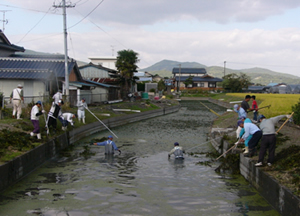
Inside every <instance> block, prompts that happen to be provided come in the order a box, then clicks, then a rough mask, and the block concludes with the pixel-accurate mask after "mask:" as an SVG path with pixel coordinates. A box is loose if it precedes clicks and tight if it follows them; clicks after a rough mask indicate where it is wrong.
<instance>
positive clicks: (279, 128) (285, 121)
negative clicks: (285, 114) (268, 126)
mask: <svg viewBox="0 0 300 216" xmlns="http://www.w3.org/2000/svg"><path fill="white" fill-rule="evenodd" d="M293 114H294V112H292V114H291V115H290V117H289V118H287V119H286V120H285V122H284V123H283V124H282V125H281V127H280V128H279V129H278V130H277V131H276V133H278V132H279V131H280V130H281V128H282V127H283V126H284V125H285V124H286V123H287V122H288V120H289V119H290V118H292V116H293Z"/></svg>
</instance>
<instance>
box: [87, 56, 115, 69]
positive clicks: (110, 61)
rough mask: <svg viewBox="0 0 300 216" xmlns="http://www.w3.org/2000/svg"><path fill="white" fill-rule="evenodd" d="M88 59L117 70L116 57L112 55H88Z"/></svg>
mask: <svg viewBox="0 0 300 216" xmlns="http://www.w3.org/2000/svg"><path fill="white" fill-rule="evenodd" d="M89 59H90V60H91V61H92V63H93V64H95V65H101V66H102V67H106V68H110V69H113V70H117V67H116V62H117V57H114V56H110V57H89Z"/></svg>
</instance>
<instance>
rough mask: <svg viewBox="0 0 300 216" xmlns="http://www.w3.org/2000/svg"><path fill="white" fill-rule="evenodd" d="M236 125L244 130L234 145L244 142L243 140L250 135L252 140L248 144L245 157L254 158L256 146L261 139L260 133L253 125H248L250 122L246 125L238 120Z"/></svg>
mask: <svg viewBox="0 0 300 216" xmlns="http://www.w3.org/2000/svg"><path fill="white" fill-rule="evenodd" d="M238 125H239V126H240V127H241V128H244V129H245V133H244V135H243V136H242V138H241V139H240V140H239V141H238V142H236V144H238V143H242V142H245V140H247V138H248V137H249V135H252V138H251V139H250V140H249V142H248V149H249V154H248V155H245V156H246V157H247V156H248V157H252V156H254V153H255V152H256V146H257V144H258V142H259V140H260V139H261V137H262V132H261V130H260V129H259V128H258V127H257V126H256V125H255V124H253V123H250V122H249V123H248V122H247V123H246V122H244V121H241V120H239V121H238Z"/></svg>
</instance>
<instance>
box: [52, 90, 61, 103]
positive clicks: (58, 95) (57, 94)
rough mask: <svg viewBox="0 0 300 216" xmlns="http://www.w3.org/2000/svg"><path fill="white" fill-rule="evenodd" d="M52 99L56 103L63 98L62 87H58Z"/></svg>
mask: <svg viewBox="0 0 300 216" xmlns="http://www.w3.org/2000/svg"><path fill="white" fill-rule="evenodd" d="M52 99H53V100H54V103H56V104H57V103H58V101H59V100H62V93H61V90H60V89H58V91H57V92H56V93H55V94H54V95H53V97H52Z"/></svg>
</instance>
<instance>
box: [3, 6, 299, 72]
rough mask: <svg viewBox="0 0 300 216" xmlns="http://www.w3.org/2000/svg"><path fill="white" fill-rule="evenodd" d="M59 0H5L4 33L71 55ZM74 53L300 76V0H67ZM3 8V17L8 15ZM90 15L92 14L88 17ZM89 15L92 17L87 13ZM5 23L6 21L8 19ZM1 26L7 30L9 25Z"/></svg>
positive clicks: (17, 41)
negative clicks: (123, 54)
mask: <svg viewBox="0 0 300 216" xmlns="http://www.w3.org/2000/svg"><path fill="white" fill-rule="evenodd" d="M53 2H54V3H55V4H56V5H59V4H60V3H61V1H59V0H2V1H1V2H0V10H1V11H6V13H5V20H6V19H7V20H8V23H7V24H6V25H5V34H6V36H7V37H8V39H9V40H10V42H11V43H13V44H15V45H19V46H23V47H24V48H25V49H30V50H35V51H41V52H49V53H64V49H63V48H64V46H63V33H62V32H63V17H62V10H61V9H60V8H58V9H55V8H54V7H52V6H53ZM67 3H68V4H70V3H72V4H76V6H75V7H71V8H68V9H67V15H68V16H67V26H68V52H69V56H70V57H72V58H75V59H77V60H82V61H86V62H89V60H88V57H91V56H112V55H114V56H116V55H117V51H118V50H124V49H132V50H134V51H135V52H137V53H139V58H140V63H139V64H138V65H139V67H140V68H145V67H148V66H151V65H152V64H155V63H157V62H158V61H161V60H164V59H168V60H174V61H180V62H185V61H189V62H199V63H201V64H204V65H207V66H221V67H223V66H224V61H226V67H228V68H231V69H243V68H252V67H263V68H267V69H270V70H274V71H277V72H283V73H289V74H293V75H297V76H300V53H299V52H300V19H299V18H300V1H299V0H184V1H183V0H172V1H171V0H73V1H72V2H70V1H68V0H67ZM2 15H3V13H0V19H1V20H3V16H2ZM87 15H88V16H87ZM84 17H86V18H85V19H84ZM2 23H3V22H2ZM2 23H1V26H0V28H1V29H2V28H3V26H2Z"/></svg>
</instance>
